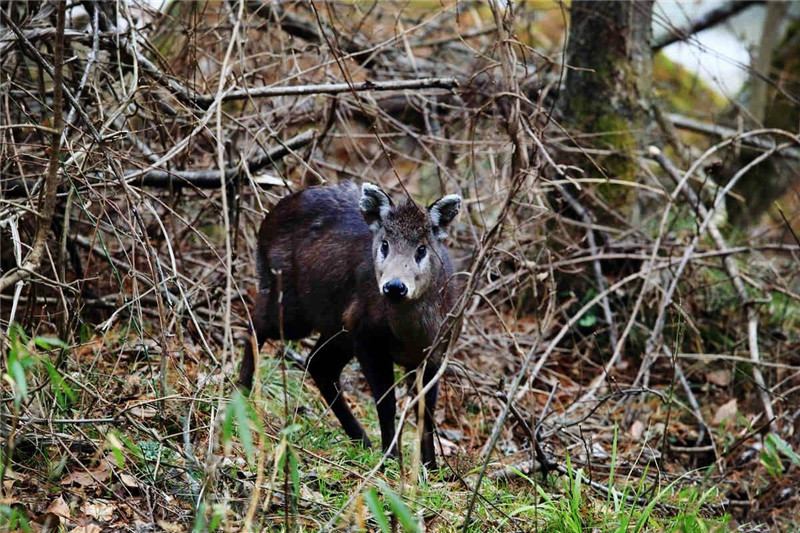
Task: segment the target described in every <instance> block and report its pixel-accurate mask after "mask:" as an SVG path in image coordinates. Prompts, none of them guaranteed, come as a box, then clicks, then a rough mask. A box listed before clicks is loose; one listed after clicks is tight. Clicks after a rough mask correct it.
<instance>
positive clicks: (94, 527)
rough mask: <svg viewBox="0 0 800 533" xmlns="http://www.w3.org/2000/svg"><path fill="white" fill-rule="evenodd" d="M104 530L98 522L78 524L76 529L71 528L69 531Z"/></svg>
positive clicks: (94, 532) (88, 532) (97, 531)
mask: <svg viewBox="0 0 800 533" xmlns="http://www.w3.org/2000/svg"><path fill="white" fill-rule="evenodd" d="M102 530H103V528H101V527H100V526H98V525H97V524H86V525H85V526H78V527H76V528H74V529H70V530H69V533H100V532H101V531H102Z"/></svg>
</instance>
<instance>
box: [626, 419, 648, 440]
mask: <svg viewBox="0 0 800 533" xmlns="http://www.w3.org/2000/svg"><path fill="white" fill-rule="evenodd" d="M644 427H645V426H644V422H642V421H641V420H634V421H633V424H631V427H630V428H628V433H629V434H630V436H631V438H632V439H633V440H635V441H640V440H642V435H644Z"/></svg>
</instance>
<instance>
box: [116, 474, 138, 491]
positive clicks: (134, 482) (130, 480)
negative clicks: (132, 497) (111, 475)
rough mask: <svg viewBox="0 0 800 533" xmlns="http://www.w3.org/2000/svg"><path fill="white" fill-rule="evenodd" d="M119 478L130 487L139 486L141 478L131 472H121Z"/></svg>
mask: <svg viewBox="0 0 800 533" xmlns="http://www.w3.org/2000/svg"><path fill="white" fill-rule="evenodd" d="M119 480H120V481H122V484H123V485H125V486H126V487H128V488H131V489H134V488H139V480H138V479H136V478H135V477H133V476H132V475H130V474H125V473H121V474H120V475H119Z"/></svg>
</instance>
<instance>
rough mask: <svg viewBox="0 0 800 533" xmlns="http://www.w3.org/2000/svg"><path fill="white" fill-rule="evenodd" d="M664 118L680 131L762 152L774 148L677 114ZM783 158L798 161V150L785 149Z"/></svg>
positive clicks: (667, 115) (756, 138)
mask: <svg viewBox="0 0 800 533" xmlns="http://www.w3.org/2000/svg"><path fill="white" fill-rule="evenodd" d="M666 118H667V119H668V120H669V121H671V122H672V123H673V124H674V125H675V127H677V128H680V129H682V130H688V131H694V132H696V133H704V134H706V135H714V136H716V137H721V138H723V139H728V138H736V140H737V141H740V142H741V143H742V144H747V145H749V146H753V147H755V148H760V149H762V150H771V149H773V148H775V142H774V141H772V140H770V139H760V138H758V137H753V136H740V134H741V132H739V131H737V130H734V129H731V128H726V127H724V126H718V125H716V124H709V123H708V122H701V121H699V120H695V119H692V118H689V117H685V116H683V115H679V114H677V113H667V114H666ZM781 155H783V156H784V157H791V158H792V159H800V150H798V149H795V148H787V149H785V150H782V151H781Z"/></svg>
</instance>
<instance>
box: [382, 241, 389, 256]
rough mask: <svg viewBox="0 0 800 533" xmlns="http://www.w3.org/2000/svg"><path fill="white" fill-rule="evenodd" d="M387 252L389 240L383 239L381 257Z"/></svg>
mask: <svg viewBox="0 0 800 533" xmlns="http://www.w3.org/2000/svg"><path fill="white" fill-rule="evenodd" d="M388 253H389V241H387V240H384V241H382V242H381V255H383V257H386V255H387V254H388Z"/></svg>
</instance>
